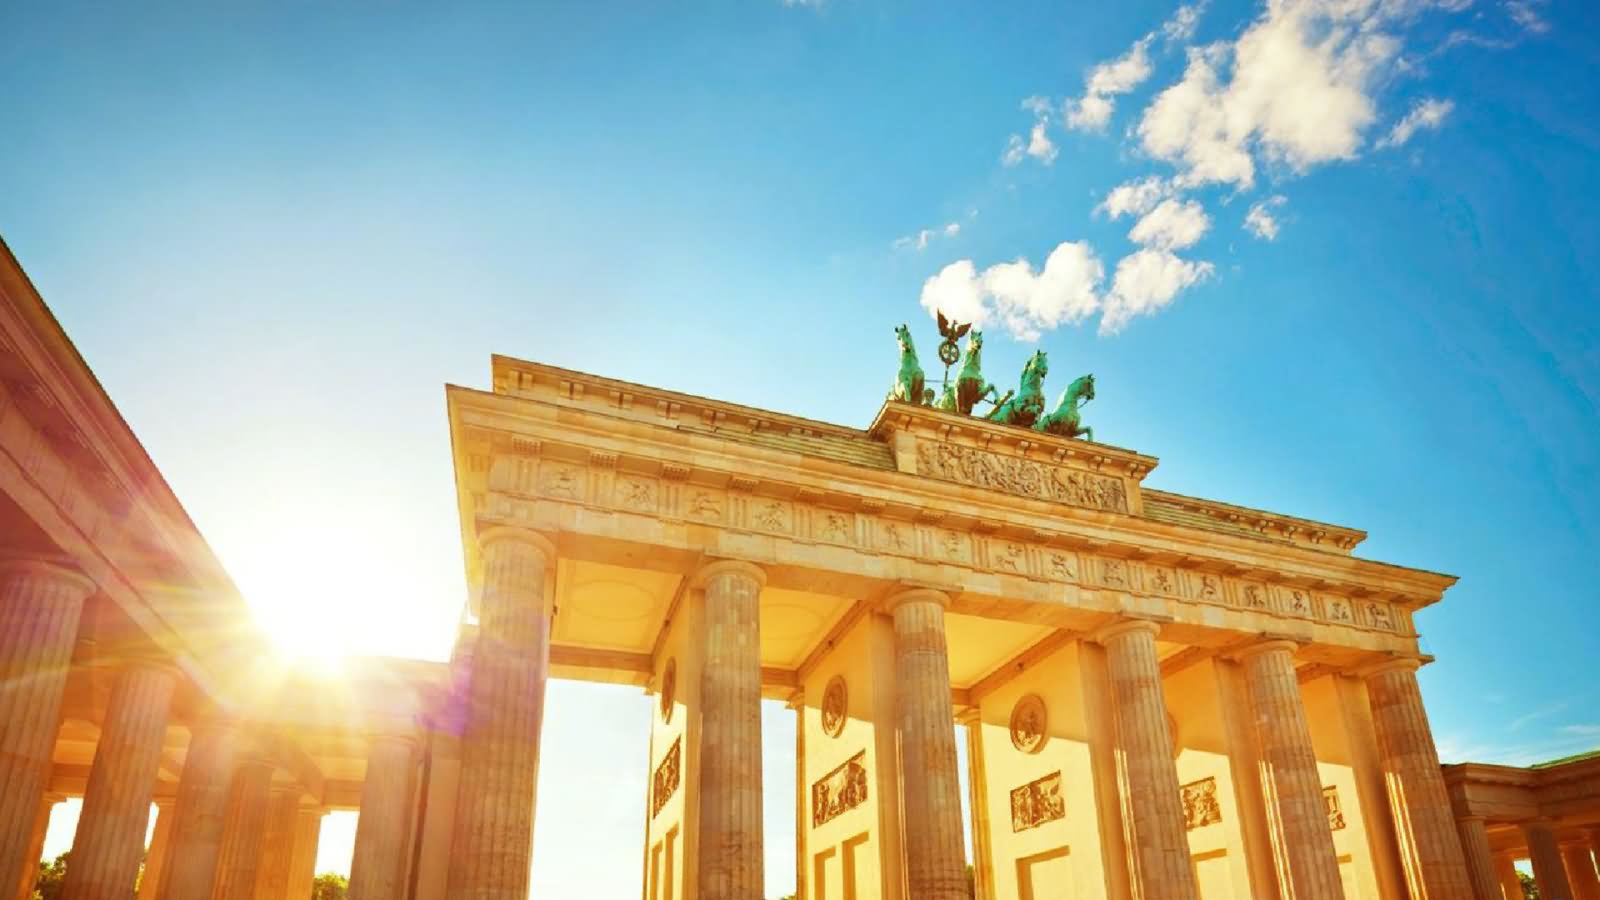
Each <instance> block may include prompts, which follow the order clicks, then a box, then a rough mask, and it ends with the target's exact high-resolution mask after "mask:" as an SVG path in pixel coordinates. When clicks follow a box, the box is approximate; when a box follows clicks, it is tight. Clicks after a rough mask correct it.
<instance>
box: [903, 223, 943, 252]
mask: <svg viewBox="0 0 1600 900" xmlns="http://www.w3.org/2000/svg"><path fill="white" fill-rule="evenodd" d="M960 233H961V223H960V222H946V223H945V224H943V225H941V226H939V227H938V228H924V229H922V230H921V231H918V232H916V233H915V234H908V235H905V236H904V237H897V238H895V239H894V242H893V243H892V244H890V246H891V247H893V248H894V249H896V250H906V249H911V250H916V251H917V252H918V253H921V252H922V251H923V250H926V249H928V244H929V243H930V242H932V241H934V240H935V239H937V238H941V237H944V238H953V237H955V236H956V235H958V234H960Z"/></svg>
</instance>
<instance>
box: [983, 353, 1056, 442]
mask: <svg viewBox="0 0 1600 900" xmlns="http://www.w3.org/2000/svg"><path fill="white" fill-rule="evenodd" d="M1049 371H1050V365H1049V363H1048V362H1047V361H1046V360H1045V355H1044V351H1043V350H1035V351H1034V352H1033V356H1032V357H1031V358H1029V360H1028V362H1027V363H1026V364H1025V365H1023V367H1022V385H1021V387H1019V388H1018V390H1017V392H1016V395H1015V396H1013V397H1012V398H1011V399H1010V400H1007V401H1006V402H1004V403H1002V404H1000V405H999V406H996V407H995V408H994V411H993V412H991V413H989V415H988V419H989V420H990V421H992V422H1000V423H1001V424H1004V425H1020V426H1021V427H1023V428H1031V427H1033V423H1034V422H1035V421H1037V420H1038V418H1039V416H1040V415H1041V414H1043V413H1044V376H1045V375H1047V374H1048V373H1049Z"/></svg>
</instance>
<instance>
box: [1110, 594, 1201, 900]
mask: <svg viewBox="0 0 1600 900" xmlns="http://www.w3.org/2000/svg"><path fill="white" fill-rule="evenodd" d="M1159 630H1160V629H1159V627H1158V626H1157V625H1156V624H1155V623H1153V622H1140V621H1134V622H1122V623H1118V624H1117V625H1113V626H1111V627H1110V628H1106V629H1104V630H1102V631H1101V632H1099V633H1098V634H1097V635H1096V636H1095V640H1096V641H1097V642H1098V643H1100V644H1101V645H1103V646H1104V647H1105V648H1106V668H1107V673H1108V675H1109V678H1110V683H1111V696H1112V701H1113V705H1114V706H1115V708H1116V709H1115V712H1116V721H1117V752H1118V756H1119V757H1120V761H1121V763H1122V768H1123V773H1124V779H1125V785H1126V789H1127V792H1128V796H1127V797H1126V798H1125V800H1124V806H1125V808H1126V810H1127V812H1128V830H1129V832H1130V834H1129V838H1130V844H1129V855H1130V856H1131V857H1132V862H1133V876H1134V880H1135V881H1136V882H1137V884H1138V887H1139V890H1140V896H1141V897H1142V898H1143V900H1196V898H1198V897H1199V890H1198V888H1197V887H1196V886H1195V880H1194V869H1193V865H1192V864H1191V863H1190V861H1189V835H1188V832H1187V831H1186V830H1185V829H1184V818H1183V801H1182V798H1181V797H1180V796H1179V793H1178V767H1177V765H1176V764H1175V762H1174V760H1173V758H1172V732H1171V729H1170V728H1169V726H1168V724H1167V703H1166V699H1165V697H1164V696H1163V694H1162V690H1161V664H1160V661H1159V659H1158V657H1157V656H1156V632H1157V631H1159Z"/></svg>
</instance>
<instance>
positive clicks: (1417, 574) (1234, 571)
mask: <svg viewBox="0 0 1600 900" xmlns="http://www.w3.org/2000/svg"><path fill="white" fill-rule="evenodd" d="M448 402H449V407H450V417H451V425H452V437H451V439H452V444H453V446H454V447H455V460H456V470H457V484H458V487H459V488H461V491H460V501H461V503H462V508H463V513H464V514H465V513H466V511H467V509H468V508H469V507H470V506H471V504H472V503H473V499H472V497H471V496H469V495H470V494H471V493H472V491H471V490H468V489H467V486H468V485H470V484H472V483H473V479H472V478H471V476H472V475H473V474H474V473H471V472H468V471H467V469H469V468H471V462H470V460H469V457H470V456H471V455H472V452H469V448H468V447H467V446H466V445H467V444H468V443H472V444H474V446H475V447H476V451H475V452H479V453H486V452H488V451H490V450H492V449H496V448H490V447H487V446H485V444H484V442H485V441H491V442H493V441H498V442H499V448H498V449H499V450H501V451H503V452H516V449H515V447H514V446H513V441H520V442H521V443H523V444H524V445H531V446H536V447H537V448H538V450H537V455H538V457H539V458H544V459H570V460H571V461H572V462H574V463H575V464H576V463H580V462H581V461H582V460H584V459H587V457H588V455H589V454H590V453H591V452H593V451H594V450H595V449H601V450H604V451H605V452H607V453H608V454H614V455H615V456H616V457H617V460H618V462H617V467H618V468H619V469H621V470H623V471H632V472H636V473H639V474H645V475H651V476H658V475H659V476H664V477H670V478H673V479H676V480H680V481H682V480H687V481H690V482H696V483H701V484H708V485H712V486H715V487H718V488H733V489H737V490H742V491H746V492H753V493H755V494H758V495H766V496H773V497H779V498H783V499H791V500H792V499H795V498H801V497H802V495H806V496H807V497H809V498H811V499H815V500H817V502H820V503H822V504H823V505H826V506H830V507H837V508H839V509H841V510H848V511H862V512H868V513H875V514H876V513H882V514H884V515H889V516H894V517H897V518H903V519H905V520H907V521H944V522H947V523H949V524H952V525H955V526H958V527H970V528H971V529H973V530H980V531H983V530H987V531H988V532H990V533H995V534H1001V535H1011V536H1014V537H1018V538H1030V539H1036V540H1042V541H1045V542H1047V543H1050V544H1052V545H1059V546H1062V547H1075V548H1082V549H1089V550H1094V551H1096V552H1103V553H1106V554H1109V555H1113V556H1122V557H1125V558H1128V559H1145V560H1149V561H1151V562H1154V563H1159V564H1169V565H1185V566H1194V567H1198V568H1204V569H1209V570H1211V571H1213V572H1215V573H1217V574H1219V575H1228V576H1233V577H1241V578H1251V577H1256V578H1267V577H1272V578H1276V579H1280V580H1286V581H1287V582H1288V583H1289V584H1291V585H1293V586H1297V587H1299V588H1303V589H1305V590H1308V591H1319V590H1341V591H1345V592H1348V593H1350V594H1351V596H1353V597H1357V598H1366V597H1371V598H1376V599H1383V600H1387V601H1389V602H1396V603H1399V604H1400V605H1401V606H1402V607H1404V608H1406V609H1408V610H1414V609H1417V608H1420V607H1422V606H1426V605H1428V604H1430V603H1433V602H1436V601H1437V599H1438V598H1439V597H1440V596H1441V595H1442V593H1443V591H1444V590H1445V589H1446V588H1448V587H1449V586H1450V585H1451V584H1453V583H1454V581H1455V579H1454V578H1453V577H1450V576H1442V575H1438V574H1435V573H1432V572H1427V571H1424V570H1420V569H1413V568H1407V567H1403V566H1396V565H1392V564H1389V563H1382V562H1376V561H1372V560H1363V559H1359V558H1356V557H1350V556H1345V555H1341V554H1333V553H1327V552H1319V551H1315V550H1309V549H1306V548H1302V547H1298V546H1295V545H1290V544H1284V543H1277V542H1271V541H1261V540H1255V539H1251V538H1247V537H1243V536H1238V535H1232V534H1228V533H1224V532H1216V531H1211V530H1204V529H1195V528H1192V527H1185V526H1182V525H1176V524H1171V523H1166V522H1160V521H1155V520H1151V519H1147V518H1143V517H1138V516H1131V515H1118V514H1113V513H1105V512H1100V511H1095V510H1088V509H1081V508H1073V507H1063V506H1061V505H1059V504H1055V503H1049V502H1045V501H1040V500H1034V499H1030V498H1026V497H1017V496H1011V495H1002V494H996V493H995V492H992V491H987V490H983V489H979V488H973V487H970V486H963V485H958V484H953V483H950V482H945V481H940V480H937V479H933V478H928V477H924V476H918V475H912V474H908V473H904V472H899V471H891V470H887V469H864V468H863V467H860V466H854V465H851V464H848V463H843V462H838V461H834V460H829V459H816V458H811V457H806V456H803V455H802V454H799V453H797V452H794V451H787V450H778V449H774V448H769V447H761V446H753V445H750V444H747V443H740V442H735V441H728V440H723V439H720V438H719V437H718V436H717V435H715V434H710V433H705V432H700V431H694V432H685V431H682V430H679V429H675V428H671V427H667V426H662V425H657V424H653V423H650V422H647V421H640V420H638V419H620V418H618V417H616V416H612V415H609V414H608V413H606V412H603V411H599V410H593V409H588V408H573V407H568V406H556V405H553V404H546V403H538V402H529V401H528V400H527V399H525V398H518V397H512V396H506V395H498V394H490V393H487V392H483V391H477V390H474V389H470V388H463V387H456V386H451V387H449V388H448ZM469 429H471V430H474V431H475V434H474V437H473V439H472V441H470V442H469V441H468V440H467V439H466V437H465V432H466V431H467V430H469ZM513 435H515V436H516V437H515V438H513V437H512V436H513ZM478 465H480V466H481V467H483V468H484V469H486V468H487V465H488V460H487V457H485V458H484V459H482V460H481V461H480V462H479V463H478ZM669 470H670V471H669Z"/></svg>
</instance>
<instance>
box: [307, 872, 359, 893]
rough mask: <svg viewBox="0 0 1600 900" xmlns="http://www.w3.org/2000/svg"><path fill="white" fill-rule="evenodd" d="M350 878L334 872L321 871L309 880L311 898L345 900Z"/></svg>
mask: <svg viewBox="0 0 1600 900" xmlns="http://www.w3.org/2000/svg"><path fill="white" fill-rule="evenodd" d="M349 893H350V880H349V879H347V878H345V877H344V876H343V875H339V874H337V873H334V872H323V873H322V874H321V875H318V876H317V880H316V881H313V882H311V900H345V897H346V896H347V895H348V894H349Z"/></svg>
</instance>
